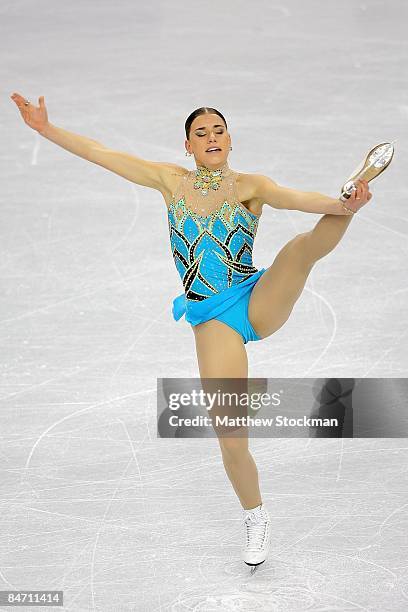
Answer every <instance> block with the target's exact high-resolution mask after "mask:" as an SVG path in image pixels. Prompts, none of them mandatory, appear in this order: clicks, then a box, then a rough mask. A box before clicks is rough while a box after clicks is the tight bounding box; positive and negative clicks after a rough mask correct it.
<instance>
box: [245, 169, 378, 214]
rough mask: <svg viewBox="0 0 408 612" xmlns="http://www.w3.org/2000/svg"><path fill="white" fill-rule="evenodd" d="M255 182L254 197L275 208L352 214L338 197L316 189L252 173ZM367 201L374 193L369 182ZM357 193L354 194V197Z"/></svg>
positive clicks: (366, 194) (317, 212) (252, 179)
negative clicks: (295, 185) (290, 186)
mask: <svg viewBox="0 0 408 612" xmlns="http://www.w3.org/2000/svg"><path fill="white" fill-rule="evenodd" d="M251 182H252V184H253V197H256V198H261V199H262V201H263V202H264V203H265V204H269V205H270V206H273V207H274V208H286V209H289V210H300V211H303V212H311V213H316V214H321V215H325V214H330V215H347V214H350V213H348V212H347V210H346V209H345V208H344V206H343V202H341V201H340V200H339V199H338V198H337V199H336V198H331V197H330V196H327V195H324V194H322V193H318V192H316V191H299V190H297V189H290V188H289V187H282V185H278V184H277V183H275V181H273V180H272V179H270V178H269V177H268V176H263V175H262V174H253V175H251ZM365 189H366V193H365V194H364V195H365V196H366V198H367V199H366V201H368V200H370V199H371V196H372V194H371V193H369V192H368V184H367V185H365ZM354 197H355V194H354V195H353V199H354Z"/></svg>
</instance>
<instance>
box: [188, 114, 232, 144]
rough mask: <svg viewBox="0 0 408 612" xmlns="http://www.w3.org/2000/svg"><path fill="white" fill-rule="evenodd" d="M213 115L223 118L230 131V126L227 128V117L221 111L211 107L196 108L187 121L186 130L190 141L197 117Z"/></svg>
mask: <svg viewBox="0 0 408 612" xmlns="http://www.w3.org/2000/svg"><path fill="white" fill-rule="evenodd" d="M211 113H214V114H215V115H218V116H219V117H221V119H222V120H223V122H224V123H225V127H226V128H227V130H228V126H227V122H226V120H225V117H224V115H223V114H222V113H220V111H218V110H217V109H216V108H211V107H210V106H202V107H201V108H196V109H195V111H193V112H192V113H191V115H189V116H188V117H187V119H186V123H185V129H186V138H187V140H189V138H190V128H191V124H192V123H193V121H194V119H195V118H196V117H199V116H200V115H205V114H211Z"/></svg>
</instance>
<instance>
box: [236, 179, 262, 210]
mask: <svg viewBox="0 0 408 612" xmlns="http://www.w3.org/2000/svg"><path fill="white" fill-rule="evenodd" d="M261 176H262V175H260V174H250V173H245V172H237V192H238V199H239V201H240V202H242V204H245V206H246V208H248V210H249V211H250V212H253V213H255V214H256V215H260V214H261V212H262V205H263V203H264V200H263V199H262V197H261V193H262V192H261V190H260V189H259V186H260V184H261V178H260V177H261Z"/></svg>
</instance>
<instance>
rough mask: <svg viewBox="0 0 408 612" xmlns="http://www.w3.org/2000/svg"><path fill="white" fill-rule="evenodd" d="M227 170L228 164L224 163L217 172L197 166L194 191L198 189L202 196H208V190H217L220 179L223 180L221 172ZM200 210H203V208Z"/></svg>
mask: <svg viewBox="0 0 408 612" xmlns="http://www.w3.org/2000/svg"><path fill="white" fill-rule="evenodd" d="M227 169H228V164H227V163H225V164H224V165H223V166H222V167H221V168H218V170H210V168H207V166H197V170H196V171H195V175H196V177H197V178H196V179H195V181H194V189H199V190H200V193H201V194H202V195H203V196H206V195H208V193H209V191H208V190H209V189H214V190H215V191H216V190H217V189H219V187H220V184H221V181H222V179H223V178H224V176H223V172H225V171H226V170H227ZM201 210H204V209H203V208H202V209H201Z"/></svg>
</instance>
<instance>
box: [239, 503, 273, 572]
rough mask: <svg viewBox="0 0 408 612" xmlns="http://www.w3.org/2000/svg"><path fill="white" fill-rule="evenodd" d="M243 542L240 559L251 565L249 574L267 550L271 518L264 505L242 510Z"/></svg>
mask: <svg viewBox="0 0 408 612" xmlns="http://www.w3.org/2000/svg"><path fill="white" fill-rule="evenodd" d="M243 518H244V529H245V544H244V547H243V549H242V560H243V561H244V562H245V563H246V564H247V565H249V566H251V574H253V573H254V572H255V570H256V569H257V567H258V565H260V564H261V563H263V562H264V561H265V559H266V556H267V554H268V552H269V543H270V536H271V519H270V516H269V513H268V511H267V509H266V508H265V506H264V505H263V504H261V507H257V508H253V509H252V510H243Z"/></svg>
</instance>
